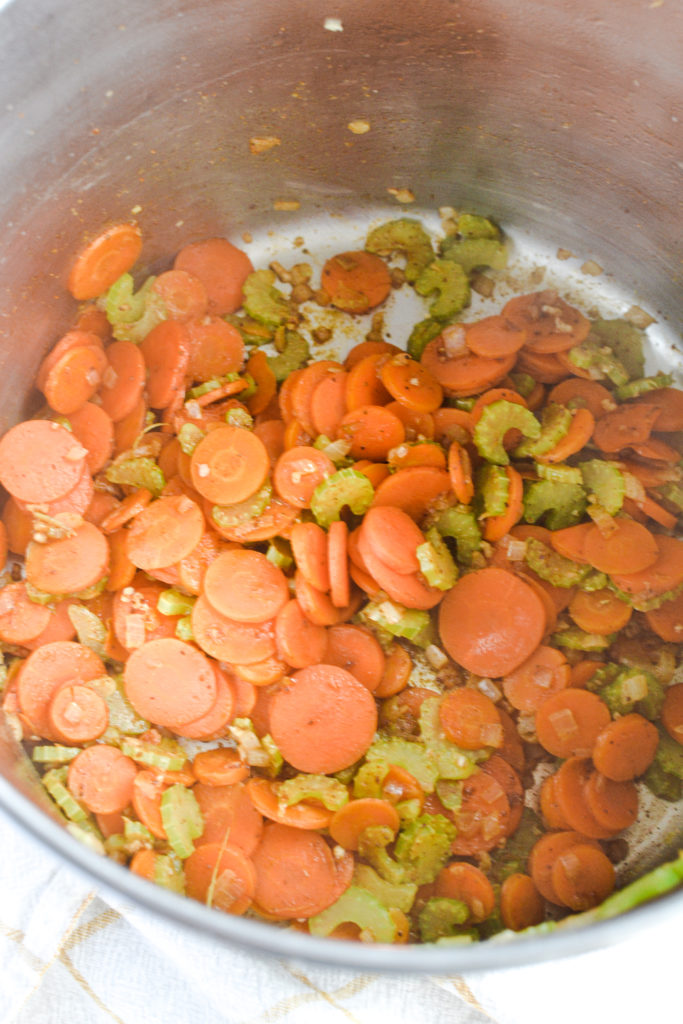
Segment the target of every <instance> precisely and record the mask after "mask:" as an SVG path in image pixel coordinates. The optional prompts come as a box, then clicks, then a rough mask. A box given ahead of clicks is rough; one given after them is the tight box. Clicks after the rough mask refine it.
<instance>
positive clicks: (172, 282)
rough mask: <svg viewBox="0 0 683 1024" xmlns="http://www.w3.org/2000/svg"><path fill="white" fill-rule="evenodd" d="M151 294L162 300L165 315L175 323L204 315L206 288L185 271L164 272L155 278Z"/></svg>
mask: <svg viewBox="0 0 683 1024" xmlns="http://www.w3.org/2000/svg"><path fill="white" fill-rule="evenodd" d="M152 292H153V294H154V295H155V296H156V295H158V296H159V298H160V299H161V300H162V302H163V305H164V307H165V310H166V313H167V314H168V316H169V317H170V318H171V320H174V321H176V322H178V321H180V322H182V321H183V320H191V319H193V318H195V317H200V316H203V315H204V314H205V313H206V308H207V304H208V297H207V294H206V288H205V287H204V285H203V284H202V282H201V281H200V280H199V278H198V277H196V276H195V275H194V274H190V273H188V272H187V271H186V270H165V271H164V272H163V274H159V275H158V276H157V277H155V279H154V281H153V283H152Z"/></svg>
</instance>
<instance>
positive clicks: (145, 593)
mask: <svg viewBox="0 0 683 1024" xmlns="http://www.w3.org/2000/svg"><path fill="white" fill-rule="evenodd" d="M163 589H164V588H163V587H162V586H161V584H159V583H156V582H154V581H153V580H147V579H145V578H144V577H142V576H139V577H137V578H136V579H134V580H132V581H131V583H130V584H129V585H128V586H126V587H124V588H123V589H122V590H119V591H118V592H117V593H116V594H115V595H114V604H113V610H112V626H113V629H114V633H115V636H116V639H117V640H118V642H119V643H120V645H121V647H122V648H123V649H124V651H132V650H134V649H136V648H138V647H142V645H143V644H144V643H146V642H147V641H148V640H161V639H162V638H164V637H173V636H175V628H176V623H177V621H178V617H177V616H172V615H162V614H161V612H160V611H158V610H157V602H158V600H159V595H160V594H161V593H162V591H163Z"/></svg>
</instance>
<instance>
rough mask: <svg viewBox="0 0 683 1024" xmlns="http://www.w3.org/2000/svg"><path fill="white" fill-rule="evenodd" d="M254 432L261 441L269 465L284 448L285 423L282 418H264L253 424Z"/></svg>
mask: <svg viewBox="0 0 683 1024" xmlns="http://www.w3.org/2000/svg"><path fill="white" fill-rule="evenodd" d="M254 433H255V434H256V436H257V437H258V438H259V440H260V441H262V442H263V444H264V446H265V449H266V451H267V452H268V458H269V459H270V464H271V467H272V466H275V463H276V462H277V460H278V459H279V458H280V456H281V455H282V453H283V452H284V450H285V424H284V422H283V421H282V420H266V421H265V422H263V423H256V424H255V425H254Z"/></svg>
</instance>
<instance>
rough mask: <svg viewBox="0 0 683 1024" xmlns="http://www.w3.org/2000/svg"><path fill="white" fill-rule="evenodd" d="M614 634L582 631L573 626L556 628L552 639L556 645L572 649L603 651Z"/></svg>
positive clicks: (610, 642) (612, 639)
mask: <svg viewBox="0 0 683 1024" xmlns="http://www.w3.org/2000/svg"><path fill="white" fill-rule="evenodd" d="M614 637H615V634H610V635H609V636H602V635H600V634H598V633H584V631H583V630H582V629H578V628H574V627H573V626H572V627H570V628H569V629H561V630H558V631H557V633H553V641H554V642H555V643H556V644H557V646H558V647H567V648H569V649H570V650H572V651H605V650H607V648H608V647H609V646H610V644H612V643H614Z"/></svg>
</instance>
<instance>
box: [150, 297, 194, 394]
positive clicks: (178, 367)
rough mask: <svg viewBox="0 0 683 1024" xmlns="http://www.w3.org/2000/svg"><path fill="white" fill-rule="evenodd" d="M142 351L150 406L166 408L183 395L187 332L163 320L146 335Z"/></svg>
mask: <svg viewBox="0 0 683 1024" xmlns="http://www.w3.org/2000/svg"><path fill="white" fill-rule="evenodd" d="M157 280H158V279H157ZM140 350H141V352H142V354H143V356H144V359H145V365H146V366H147V373H148V377H147V397H148V399H149V404H150V405H151V407H152V408H153V409H165V408H166V406H167V405H170V404H171V402H172V401H173V399H174V398H175V397H176V395H178V394H181V395H184V391H185V388H184V382H185V370H186V369H187V362H188V358H189V345H188V340H187V331H186V330H185V328H184V326H183V325H182V324H180V323H178V322H177V321H175V320H164V321H162V322H161V323H160V324H157V326H156V327H153V328H152V330H151V331H150V332H149V334H147V335H146V336H145V338H144V339H143V341H142V344H141V346H140Z"/></svg>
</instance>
